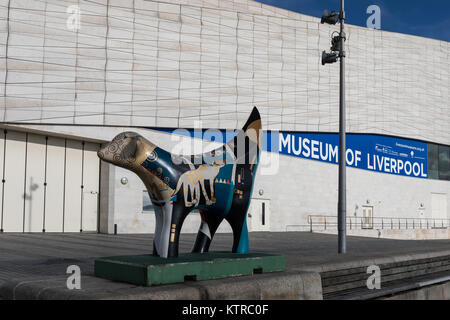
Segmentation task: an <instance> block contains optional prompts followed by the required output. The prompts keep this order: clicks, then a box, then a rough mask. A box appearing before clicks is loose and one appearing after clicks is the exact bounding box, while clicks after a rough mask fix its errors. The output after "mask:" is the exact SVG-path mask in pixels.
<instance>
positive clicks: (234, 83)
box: [0, 0, 450, 144]
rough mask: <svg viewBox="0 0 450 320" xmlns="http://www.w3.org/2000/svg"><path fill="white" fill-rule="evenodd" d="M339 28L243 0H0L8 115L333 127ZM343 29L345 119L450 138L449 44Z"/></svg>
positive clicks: (359, 127) (0, 74)
mask: <svg viewBox="0 0 450 320" xmlns="http://www.w3.org/2000/svg"><path fill="white" fill-rule="evenodd" d="M71 5H78V6H79V8H80V10H81V25H80V29H79V30H78V31H75V32H74V31H71V30H69V29H68V28H67V19H68V17H69V14H68V13H67V12H66V10H67V8H68V7H69V6H71ZM333 30H337V27H331V26H328V25H321V24H320V23H319V19H317V18H313V17H310V16H305V15H301V14H298V13H294V12H290V11H286V10H283V9H278V8H274V7H271V6H267V5H263V4H260V3H258V2H254V1H247V0H234V1H231V0H228V1H226V0H220V1H219V0H189V1H188V0H170V1H165V2H163V1H145V0H92V1H87V0H0V97H2V98H1V99H0V120H5V121H29V122H43V123H51V122H53V123H91V124H118V125H123V126H128V125H145V126H167V127H193V126H194V125H195V121H198V120H202V122H203V126H204V127H220V128H236V127H240V126H241V125H242V124H243V122H244V121H245V120H246V117H247V115H248V113H249V111H250V110H251V108H252V107H253V105H257V106H258V107H259V108H260V111H261V114H262V118H263V126H264V129H282V130H297V131H337V130H338V112H337V111H338V89H339V86H338V64H334V65H328V66H325V67H322V66H321V64H320V55H321V51H322V50H325V49H328V48H329V47H330V43H329V42H330V37H331V33H332V32H333ZM347 34H348V41H347V56H348V59H347V62H348V64H347V106H348V109H347V110H348V119H349V120H348V127H347V129H348V130H349V131H352V132H371V133H383V134H392V135H398V136H403V137H410V138H420V139H425V140H430V141H434V142H439V143H444V144H450V129H449V128H450V126H449V123H450V103H449V101H450V100H449V88H450V82H449V81H450V80H449V70H450V57H449V52H450V43H448V42H443V41H437V40H431V39H423V38H419V37H414V36H408V35H402V34H396V33H390V32H384V31H376V30H370V29H366V28H360V27H355V26H348V30H347Z"/></svg>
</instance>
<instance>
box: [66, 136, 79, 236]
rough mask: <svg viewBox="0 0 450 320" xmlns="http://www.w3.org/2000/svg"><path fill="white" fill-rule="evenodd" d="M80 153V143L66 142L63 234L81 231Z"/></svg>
mask: <svg viewBox="0 0 450 320" xmlns="http://www.w3.org/2000/svg"><path fill="white" fill-rule="evenodd" d="M82 153H83V151H82V144H81V141H74V140H67V143H66V179H65V187H64V190H65V196H64V199H65V205H64V232H79V231H80V229H81V193H82V190H81V183H82V180H81V177H82V175H83V173H82V167H83V162H82V157H83V155H82Z"/></svg>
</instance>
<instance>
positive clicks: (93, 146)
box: [82, 142, 100, 231]
mask: <svg viewBox="0 0 450 320" xmlns="http://www.w3.org/2000/svg"><path fill="white" fill-rule="evenodd" d="M98 149H99V144H97V143H89V142H86V143H85V145H84V159H83V161H84V162H83V186H84V188H83V211H82V214H83V217H82V230H83V231H97V218H98V217H97V212H98V197H99V177H100V176H99V174H100V172H99V170H100V159H99V158H98V156H97V151H98Z"/></svg>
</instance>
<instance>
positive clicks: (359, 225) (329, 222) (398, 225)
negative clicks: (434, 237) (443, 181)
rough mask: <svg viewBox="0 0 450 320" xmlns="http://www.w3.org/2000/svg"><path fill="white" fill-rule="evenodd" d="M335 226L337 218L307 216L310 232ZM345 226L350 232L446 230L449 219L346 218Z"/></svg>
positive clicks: (448, 226)
mask: <svg viewBox="0 0 450 320" xmlns="http://www.w3.org/2000/svg"><path fill="white" fill-rule="evenodd" d="M337 224H338V223H337V216H333V215H308V225H309V227H310V231H311V232H313V231H314V227H319V228H320V230H322V231H326V230H327V229H333V228H334V227H337ZM346 224H347V227H348V229H350V230H359V229H361V230H364V229H369V230H370V229H377V230H379V229H381V230H385V229H390V230H403V229H404V230H408V229H413V230H414V229H448V228H450V219H436V218H413V217H372V218H371V219H368V218H365V217H347V219H346ZM316 230H317V229H316Z"/></svg>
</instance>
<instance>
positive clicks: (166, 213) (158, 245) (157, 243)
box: [153, 201, 173, 258]
mask: <svg viewBox="0 0 450 320" xmlns="http://www.w3.org/2000/svg"><path fill="white" fill-rule="evenodd" d="M157 208H158V209H157ZM172 211H173V204H172V203H171V201H167V202H165V203H164V204H163V205H162V206H160V207H155V213H156V229H155V240H154V242H153V244H154V248H155V249H156V252H157V254H158V255H159V256H161V257H164V258H166V257H167V255H168V252H169V238H170V229H171V228H170V227H171V222H172ZM158 215H159V218H158ZM158 220H159V221H158Z"/></svg>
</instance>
